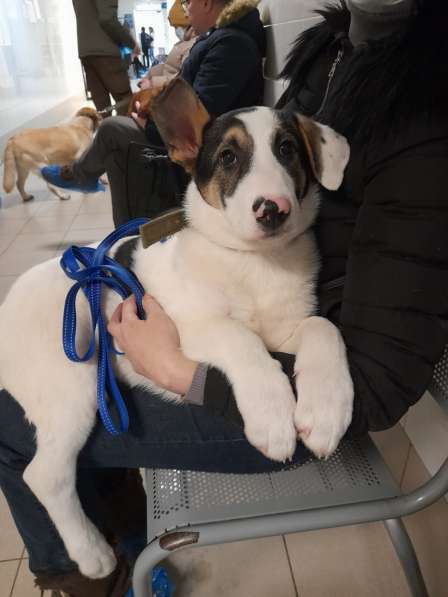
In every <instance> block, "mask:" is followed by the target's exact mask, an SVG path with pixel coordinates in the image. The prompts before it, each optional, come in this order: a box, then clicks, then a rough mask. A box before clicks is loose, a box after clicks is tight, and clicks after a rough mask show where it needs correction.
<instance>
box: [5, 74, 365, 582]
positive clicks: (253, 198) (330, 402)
mask: <svg viewBox="0 0 448 597" xmlns="http://www.w3.org/2000/svg"><path fill="white" fill-rule="evenodd" d="M180 105H181V106H182V108H183V109H182V110H179V109H178V106H180ZM152 112H153V115H154V118H155V120H156V122H157V124H158V126H159V129H160V132H161V134H162V136H163V138H164V140H165V142H166V144H167V146H168V147H169V150H170V155H171V157H172V158H173V159H175V160H176V161H178V162H180V163H183V164H184V165H185V166H186V167H187V168H188V169H189V170H190V171H191V172H192V181H191V183H190V185H189V187H188V189H187V192H186V197H185V208H186V212H187V217H188V226H187V227H186V228H185V229H183V230H182V231H181V232H179V233H177V234H176V235H174V236H172V237H170V238H169V239H168V240H167V241H166V242H164V243H157V244H155V245H152V246H151V247H150V248H148V249H143V248H142V246H141V244H138V245H137V248H136V250H135V253H134V254H133V270H134V272H135V273H136V274H137V276H138V278H139V279H140V281H141V282H142V284H143V286H144V287H145V289H146V290H147V291H148V292H150V293H151V294H152V295H154V297H155V298H156V299H157V300H158V301H159V302H160V303H161V304H162V306H163V307H164V308H165V310H166V311H167V313H168V314H169V315H170V316H171V317H172V318H173V320H174V321H175V323H176V325H177V327H178V329H179V333H180V337H181V345H182V349H183V350H184V351H185V353H186V354H187V355H188V356H189V357H191V358H193V359H196V360H198V361H204V362H208V363H210V364H211V365H213V366H215V367H218V368H219V369H221V370H222V371H223V372H225V374H226V376H227V377H228V379H229V380H230V382H231V384H232V386H233V389H234V393H235V397H236V401H237V404H238V408H239V410H240V412H241V414H242V416H243V419H244V423H245V433H246V435H247V438H248V440H249V441H250V442H251V443H252V444H253V445H254V446H255V447H256V448H258V449H259V450H261V451H262V452H263V453H264V454H265V455H266V456H267V457H269V458H272V459H274V460H278V461H285V460H287V459H288V458H290V457H291V456H292V454H293V452H294V449H295V446H296V438H297V435H299V437H300V438H301V439H302V440H303V441H304V443H305V444H306V445H307V446H308V447H309V448H310V449H311V450H312V451H313V452H314V453H315V454H316V455H317V456H319V457H325V456H327V455H329V454H330V453H331V452H332V451H333V450H334V449H335V448H336V446H337V445H338V442H339V440H340V439H341V437H342V436H343V434H344V432H345V431H346V429H347V427H348V425H349V423H350V420H351V414H352V402H353V389H352V383H351V379H350V375H349V372H348V368H347V363H346V356H345V347H344V343H343V341H342V338H341V336H340V335H339V332H338V330H337V329H336V328H335V327H334V326H333V325H332V324H331V323H329V322H328V321H327V320H325V319H323V318H320V317H315V316H313V313H314V309H315V293H314V290H315V281H316V275H317V271H318V262H319V259H318V255H317V252H316V247H315V243H314V240H313V236H312V234H311V233H310V232H309V228H310V226H311V224H312V223H313V220H314V218H315V215H316V212H317V209H318V204H319V192H318V187H317V184H316V182H317V181H319V182H320V183H321V184H322V185H324V186H325V187H327V188H329V189H336V188H337V187H338V186H339V185H340V184H341V181H342V177H343V171H344V167H345V165H346V163H347V160H348V155H349V150H348V146H347V143H346V141H345V139H344V138H343V137H341V136H339V135H337V134H336V133H335V132H334V131H333V130H331V129H330V128H328V127H325V126H321V125H318V124H316V123H315V122H313V121H311V120H309V119H307V118H304V117H303V116H301V115H299V114H291V115H286V114H283V113H281V112H275V111H274V110H270V109H268V108H253V109H246V110H239V111H235V112H232V113H230V114H227V115H224V116H221V117H219V118H217V119H216V120H213V121H212V120H211V119H210V118H209V115H208V114H207V113H206V111H205V109H204V108H203V106H202V105H201V104H200V102H199V101H198V99H197V98H196V96H195V95H194V93H193V92H192V90H191V89H190V88H189V87H188V86H187V85H186V84H185V83H183V82H182V81H181V80H177V81H175V82H174V83H172V84H170V86H169V87H168V88H167V89H166V90H165V91H164V92H163V93H162V94H161V95H160V96H159V97H158V98H157V100H156V101H155V102H154V106H153V109H152ZM71 284H72V282H71V281H70V280H69V279H67V278H66V277H65V275H64V274H63V272H62V271H61V269H60V267H59V264H58V261H57V259H54V260H52V261H49V262H46V263H43V264H41V265H38V266H36V267H34V268H33V269H32V270H30V271H29V272H27V273H26V274H24V275H23V276H21V277H20V278H19V279H18V280H17V281H16V283H15V284H14V285H13V287H12V289H11V291H10V293H9V295H8V296H7V298H6V300H5V302H4V304H3V306H2V307H1V308H0V329H1V330H2V333H1V336H0V380H1V382H2V383H3V385H4V387H5V388H6V389H7V390H8V391H9V392H10V393H11V394H12V395H13V396H15V398H16V399H17V400H18V401H19V402H20V404H21V405H22V407H23V409H24V410H25V413H26V416H27V418H28V419H29V420H30V421H31V422H32V423H33V424H34V425H35V426H36V439H37V452H36V455H35V457H34V459H33V460H32V462H31V464H30V465H29V466H28V468H27V469H26V471H25V474H24V478H25V481H26V482H27V483H28V485H29V487H30V488H31V489H32V491H34V493H35V494H36V496H37V497H38V498H39V500H40V501H41V502H42V504H43V505H44V506H45V508H46V509H47V511H48V512H49V514H50V516H51V518H52V519H53V521H54V523H55V525H56V527H57V528H58V530H59V532H60V534H61V536H62V538H63V540H64V542H65V546H66V548H67V550H68V553H69V554H70V557H71V558H72V559H73V560H74V561H76V562H77V563H78V565H79V568H80V570H81V572H82V573H83V574H85V575H86V576H90V577H92V578H94V577H101V576H105V575H107V574H108V573H109V572H110V571H111V570H112V568H113V567H114V563H115V560H114V556H113V554H112V550H111V549H110V548H109V546H108V545H107V544H106V542H105V541H104V539H103V537H102V536H101V535H100V534H99V532H98V531H97V530H96V528H95V527H94V526H93V525H92V524H91V523H90V521H89V520H88V519H87V518H86V516H85V515H84V513H83V511H82V509H81V506H80V503H79V500H78V496H77V494H76V489H75V474H76V459H77V455H78V452H79V451H80V449H81V448H82V447H83V445H84V443H85V442H86V439H87V437H88V435H89V433H90V431H91V430H92V427H93V426H94V424H95V421H96V374H97V373H96V361H95V359H92V360H91V361H90V362H89V363H87V364H75V363H73V362H71V361H69V360H67V358H66V356H65V355H64V352H63V349H62V344H61V328H62V313H63V303H64V299H65V296H66V293H67V291H68V289H69V288H70V286H71ZM105 294H106V300H105V311H106V314H107V316H110V314H111V313H112V311H113V310H114V309H115V307H116V306H117V304H118V302H119V298H118V297H117V295H114V294H112V293H109V291H105ZM30 297H32V300H30ZM78 303H79V304H78V325H79V332H80V335H81V336H82V335H83V334H84V337H85V335H86V334H88V333H89V329H90V325H89V310H88V307H87V304H86V302H85V300H84V298H83V297H80V298H79V301H78ZM149 316H151V315H149ZM270 350H281V351H285V352H290V353H295V354H296V355H297V361H296V369H295V370H296V374H297V378H296V383H297V390H298V396H299V399H298V401H297V403H296V401H295V399H294V395H293V392H292V390H291V387H290V384H289V381H288V379H287V377H286V376H285V375H284V373H283V372H282V370H281V367H280V365H279V363H278V362H277V361H275V360H273V359H272V358H271V356H270V355H269V352H268V351H270ZM115 369H116V373H117V375H118V376H119V377H120V378H121V379H123V380H126V381H127V383H128V384H129V385H131V386H135V385H137V384H141V385H143V386H145V387H147V388H149V389H152V390H157V388H155V387H154V386H153V384H152V383H151V381H150V380H148V379H145V378H143V377H141V376H139V375H138V374H136V373H135V372H134V371H133V369H132V367H131V365H130V363H129V361H128V360H127V359H126V358H125V357H118V358H117V359H116V362H115ZM159 391H160V390H159ZM164 396H165V397H166V398H168V399H179V397H178V396H174V395H169V394H167V393H165V394H164ZM0 408H1V405H0ZM131 424H132V423H131Z"/></svg>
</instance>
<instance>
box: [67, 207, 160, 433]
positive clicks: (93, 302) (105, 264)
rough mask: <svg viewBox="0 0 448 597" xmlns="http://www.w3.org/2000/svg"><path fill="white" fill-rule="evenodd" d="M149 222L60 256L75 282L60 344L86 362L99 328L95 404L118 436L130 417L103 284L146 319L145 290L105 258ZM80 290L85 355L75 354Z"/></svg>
mask: <svg viewBox="0 0 448 597" xmlns="http://www.w3.org/2000/svg"><path fill="white" fill-rule="evenodd" d="M146 222H148V218H138V219H135V220H131V221H130V222H126V224H123V225H122V226H119V227H118V228H117V229H116V230H114V231H113V232H112V233H111V234H109V236H107V237H106V238H105V239H104V240H103V241H102V242H101V243H100V244H99V245H98V247H97V248H96V249H92V248H90V247H76V246H72V247H69V248H68V249H66V250H65V251H64V254H63V255H62V257H61V261H60V265H61V267H62V269H63V270H64V272H65V273H66V275H67V276H68V277H69V278H71V279H72V280H75V284H73V286H72V287H71V289H70V290H69V292H68V294H67V297H66V300H65V306H64V319H63V327H62V344H63V347H64V352H65V354H66V355H67V357H68V358H69V359H70V360H71V361H74V362H76V363H84V362H86V361H88V360H89V359H90V358H91V357H92V356H93V355H94V353H95V333H96V330H97V329H98V377H97V401H98V411H99V413H100V417H101V420H102V422H103V424H104V426H105V428H106V429H107V431H108V432H109V433H111V434H112V435H120V434H121V433H124V432H126V431H127V430H128V428H129V416H128V411H127V409H126V405H125V403H124V400H123V398H122V396H121V392H120V390H119V388H118V385H117V382H116V380H115V376H114V373H113V370H112V365H111V362H110V359H109V352H110V351H111V350H112V351H113V352H114V353H115V354H123V353H120V352H118V351H117V350H115V348H114V346H113V342H112V338H111V336H110V334H109V333H108V331H107V328H106V323H105V322H104V319H103V316H102V314H101V291H102V284H105V285H106V286H108V287H109V288H111V289H112V290H115V291H116V292H118V294H119V295H120V296H121V298H122V299H125V298H127V297H128V296H130V295H131V294H133V295H134V296H135V300H136V303H137V313H138V316H139V317H140V319H144V318H145V312H144V310H143V306H142V298H143V295H144V292H145V291H144V289H143V287H142V285H141V284H140V282H139V281H138V279H137V277H136V276H135V275H134V274H133V273H132V272H131V271H129V270H128V269H126V268H125V267H123V266H122V265H120V264H119V263H118V262H117V261H115V260H114V259H111V258H110V257H108V256H107V252H108V251H109V249H110V248H111V247H112V245H114V244H115V243H116V242H117V241H118V240H120V239H122V238H125V237H126V236H133V235H135V234H138V233H139V228H140V226H142V225H143V224H146ZM81 288H82V290H83V292H84V294H85V296H86V298H87V300H88V302H89V307H90V315H91V322H92V335H91V338H90V343H89V347H88V348H87V351H86V352H85V354H84V355H82V356H79V354H78V353H77V351H76V305H75V303H76V296H77V294H78V292H79V290H80V289H81ZM106 394H108V395H109V397H110V398H111V399H113V400H114V402H115V404H116V406H117V410H118V415H119V419H120V426H119V429H117V428H116V427H115V425H114V423H113V421H112V418H111V416H110V414H109V409H108V406H107V401H106Z"/></svg>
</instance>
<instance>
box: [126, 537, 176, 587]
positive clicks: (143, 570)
mask: <svg viewBox="0 0 448 597" xmlns="http://www.w3.org/2000/svg"><path fill="white" fill-rule="evenodd" d="M167 555H168V554H167V552H166V551H165V550H163V549H161V547H160V545H159V541H158V539H154V540H153V541H152V542H151V543H149V544H148V545H147V546H146V547H145V549H144V550H143V551H142V552H141V554H140V555H139V556H138V558H137V561H136V562H135V565H134V572H133V574H132V588H133V590H134V597H152V587H151V579H152V571H153V569H154V568H155V567H156V566H157V564H159V562H161V560H163V559H164V558H166V556H167Z"/></svg>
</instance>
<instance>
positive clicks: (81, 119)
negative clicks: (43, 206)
mask: <svg viewBox="0 0 448 597" xmlns="http://www.w3.org/2000/svg"><path fill="white" fill-rule="evenodd" d="M100 121H101V116H100V115H99V114H98V112H97V111H96V110H94V109H93V108H81V110H78V112H76V114H75V116H74V118H73V119H72V120H71V121H70V122H69V123H67V124H61V125H59V126H53V127H50V128H45V129H25V130H24V131H21V132H20V133H17V135H14V136H13V137H11V138H10V139H9V140H8V143H7V145H6V149H5V155H4V172H3V188H4V190H5V192H6V193H10V192H11V191H12V190H13V188H14V183H15V182H16V180H17V189H18V190H19V193H20V195H21V197H22V199H23V200H24V201H31V199H33V195H30V194H28V193H27V192H26V191H25V181H26V179H27V178H28V174H29V173H30V171H34V172H35V173H36V174H39V168H40V167H41V166H44V165H50V164H61V165H64V164H69V163H70V162H72V161H73V160H76V159H77V158H79V156H80V155H81V154H82V153H83V152H84V151H85V149H86V148H87V147H88V145H89V144H90V143H91V141H92V137H93V133H94V132H95V131H96V130H97V128H98V126H99V123H100ZM47 184H48V183H47ZM48 188H49V189H50V191H51V192H52V193H54V194H55V195H57V196H58V197H59V199H70V195H64V194H62V193H61V191H60V190H57V189H56V188H55V187H53V186H51V185H49V184H48Z"/></svg>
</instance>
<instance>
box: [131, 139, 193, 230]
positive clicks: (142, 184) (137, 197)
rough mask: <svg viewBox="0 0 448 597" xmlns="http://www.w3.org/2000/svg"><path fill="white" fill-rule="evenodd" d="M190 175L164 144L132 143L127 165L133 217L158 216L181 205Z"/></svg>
mask: <svg viewBox="0 0 448 597" xmlns="http://www.w3.org/2000/svg"><path fill="white" fill-rule="evenodd" d="M189 181H190V176H189V175H188V174H187V173H186V172H185V170H184V169H183V168H182V167H181V166H179V165H178V164H175V163H174V162H172V161H171V160H170V159H169V157H168V155H167V153H166V151H165V150H164V149H162V148H160V147H154V146H151V145H143V144H140V143H130V144H129V148H128V155H127V167H126V202H127V208H128V212H129V213H128V216H129V219H133V218H141V217H148V218H154V217H156V216H158V215H160V214H161V213H163V212H164V211H166V210H168V209H172V208H175V207H180V206H181V205H182V200H183V196H184V193H185V190H186V188H187V185H188V183H189Z"/></svg>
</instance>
